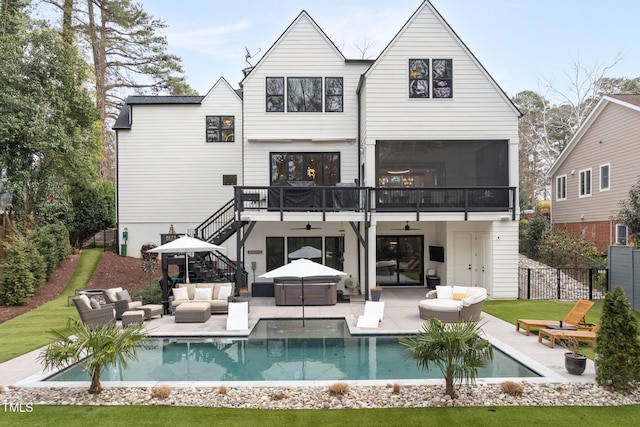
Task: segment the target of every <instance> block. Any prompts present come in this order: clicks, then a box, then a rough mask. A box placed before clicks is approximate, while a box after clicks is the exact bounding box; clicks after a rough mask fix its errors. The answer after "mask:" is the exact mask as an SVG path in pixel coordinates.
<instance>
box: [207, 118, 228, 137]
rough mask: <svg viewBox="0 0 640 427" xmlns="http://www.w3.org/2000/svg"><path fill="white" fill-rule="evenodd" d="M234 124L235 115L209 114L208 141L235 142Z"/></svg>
mask: <svg viewBox="0 0 640 427" xmlns="http://www.w3.org/2000/svg"><path fill="white" fill-rule="evenodd" d="M234 126H235V117H234V116H207V117H206V131H207V142H233V141H234V138H235V136H234V133H235V132H234Z"/></svg>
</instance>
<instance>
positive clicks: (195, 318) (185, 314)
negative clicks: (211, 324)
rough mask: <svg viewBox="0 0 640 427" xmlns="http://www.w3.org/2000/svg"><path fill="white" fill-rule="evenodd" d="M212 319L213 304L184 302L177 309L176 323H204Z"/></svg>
mask: <svg viewBox="0 0 640 427" xmlns="http://www.w3.org/2000/svg"><path fill="white" fill-rule="evenodd" d="M210 317H211V304H209V303H208V302H184V303H182V304H180V305H179V306H177V307H176V311H175V321H176V323H202V322H206V321H207V320H208V319H209V318H210Z"/></svg>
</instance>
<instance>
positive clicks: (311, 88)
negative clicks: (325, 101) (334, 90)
mask: <svg viewBox="0 0 640 427" xmlns="http://www.w3.org/2000/svg"><path fill="white" fill-rule="evenodd" d="M287 111H288V112H322V77H289V78H287Z"/></svg>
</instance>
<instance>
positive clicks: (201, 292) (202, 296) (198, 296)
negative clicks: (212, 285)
mask: <svg viewBox="0 0 640 427" xmlns="http://www.w3.org/2000/svg"><path fill="white" fill-rule="evenodd" d="M193 300H194V301H210V300H211V289H209V288H195V289H194V293H193Z"/></svg>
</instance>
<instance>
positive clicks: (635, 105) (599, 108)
mask: <svg viewBox="0 0 640 427" xmlns="http://www.w3.org/2000/svg"><path fill="white" fill-rule="evenodd" d="M610 103H613V104H617V105H620V106H622V107H625V108H629V109H631V110H635V111H638V112H640V95H625V94H621V95H608V96H603V97H602V99H600V101H598V103H597V104H596V106H595V107H593V111H591V113H589V116H588V117H587V119H586V120H585V121H584V123H582V125H581V126H580V127H579V128H578V130H577V131H576V133H575V134H574V135H573V137H572V138H571V140H570V141H569V143H568V144H567V146H566V147H565V148H564V150H562V153H560V156H558V158H557V159H556V161H555V162H553V165H551V168H549V172H547V176H548V177H552V176H553V174H554V173H556V171H557V170H558V169H559V168H560V166H561V165H562V163H563V162H564V161H565V160H566V158H567V157H568V156H569V154H571V152H572V151H573V149H574V148H575V147H576V145H577V144H578V142H579V141H580V139H582V137H583V136H584V134H585V133H587V131H588V130H589V129H590V128H591V126H593V124H594V123H595V121H596V120H597V118H598V117H599V116H600V114H601V113H602V112H603V111H604V109H605V108H606V107H607V105H609V104H610Z"/></svg>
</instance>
